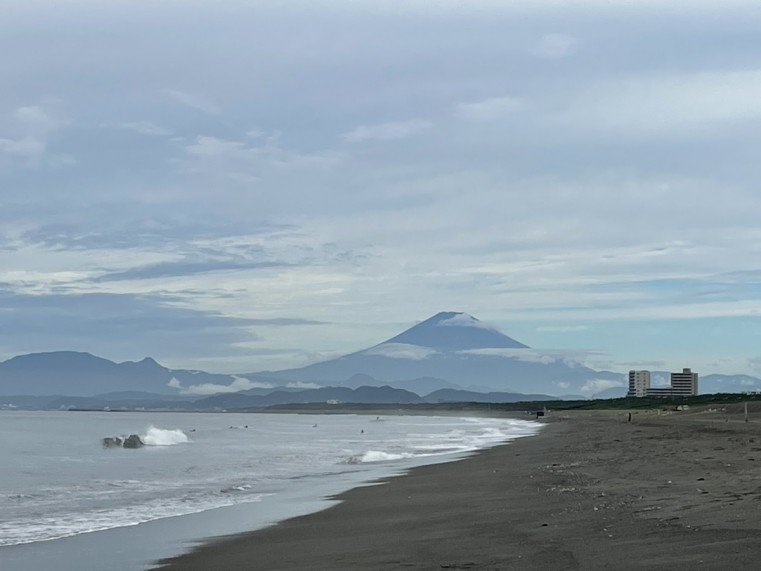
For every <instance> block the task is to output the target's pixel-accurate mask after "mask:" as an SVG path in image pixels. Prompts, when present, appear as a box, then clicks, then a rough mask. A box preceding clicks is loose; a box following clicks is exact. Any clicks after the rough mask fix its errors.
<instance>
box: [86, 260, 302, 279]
mask: <svg viewBox="0 0 761 571" xmlns="http://www.w3.org/2000/svg"><path fill="white" fill-rule="evenodd" d="M288 265H290V264H287V263H284V262H254V261H245V260H197V261H196V260H187V261H178V262H164V263H159V264H149V265H146V266H137V267H134V268H131V269H129V270H124V271H121V272H110V273H106V274H103V275H101V276H99V277H98V278H96V279H95V281H96V282H108V281H122V280H146V279H158V278H169V277H181V276H192V275H197V274H208V273H212V272H229V271H235V270H256V269H264V268H282V267H286V266H288Z"/></svg>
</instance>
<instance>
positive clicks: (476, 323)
mask: <svg viewBox="0 0 761 571" xmlns="http://www.w3.org/2000/svg"><path fill="white" fill-rule="evenodd" d="M436 326H437V327H438V326H443V327H447V326H455V327H475V328H476V329H487V330H489V331H495V328H494V327H492V326H491V325H489V324H487V323H484V322H483V321H480V320H478V319H476V318H475V317H473V316H472V315H468V314H467V313H458V314H456V315H454V316H452V317H450V318H448V319H444V320H443V321H439V322H438V323H437V324H436Z"/></svg>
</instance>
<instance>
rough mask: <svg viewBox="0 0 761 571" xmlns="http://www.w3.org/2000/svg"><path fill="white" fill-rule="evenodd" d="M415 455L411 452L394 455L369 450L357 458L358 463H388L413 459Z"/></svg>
mask: <svg viewBox="0 0 761 571" xmlns="http://www.w3.org/2000/svg"><path fill="white" fill-rule="evenodd" d="M413 456H414V454H410V453H409V452H405V453H401V454H394V453H392V452H383V451H382V450H368V451H367V452H365V453H364V454H362V455H361V456H359V457H358V458H357V461H358V462H362V463H364V462H388V461H389V460H401V459H403V458H412V457H413Z"/></svg>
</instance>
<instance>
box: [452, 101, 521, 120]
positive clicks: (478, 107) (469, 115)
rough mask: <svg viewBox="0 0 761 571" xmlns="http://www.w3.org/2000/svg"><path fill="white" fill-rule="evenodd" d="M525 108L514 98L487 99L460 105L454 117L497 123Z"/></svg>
mask: <svg viewBox="0 0 761 571" xmlns="http://www.w3.org/2000/svg"><path fill="white" fill-rule="evenodd" d="M527 107H528V106H527V104H526V102H525V101H523V100H522V99H518V98H515V97H489V98H487V99H482V100H480V101H472V102H470V103H460V104H459V105H458V106H457V108H456V109H455V112H454V116H455V117H456V118H458V119H464V120H466V121H497V120H499V119H505V118H508V117H512V116H514V115H515V114H516V113H519V112H521V111H524V110H525V109H527Z"/></svg>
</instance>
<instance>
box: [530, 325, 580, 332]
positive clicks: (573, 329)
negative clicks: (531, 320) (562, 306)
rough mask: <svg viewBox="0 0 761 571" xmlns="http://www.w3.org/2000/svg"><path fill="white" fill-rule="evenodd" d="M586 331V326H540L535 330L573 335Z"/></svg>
mask: <svg viewBox="0 0 761 571" xmlns="http://www.w3.org/2000/svg"><path fill="white" fill-rule="evenodd" d="M587 329H589V326H588V325H540V326H539V327H537V328H536V330H537V331H541V332H546V333H574V332H577V331H586V330H587Z"/></svg>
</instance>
